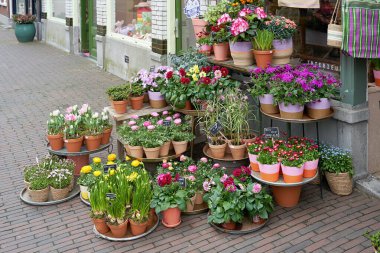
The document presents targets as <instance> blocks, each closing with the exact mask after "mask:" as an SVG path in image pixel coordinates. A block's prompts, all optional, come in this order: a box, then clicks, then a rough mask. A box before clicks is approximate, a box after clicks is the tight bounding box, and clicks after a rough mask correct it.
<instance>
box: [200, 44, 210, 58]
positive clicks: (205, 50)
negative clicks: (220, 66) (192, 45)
mask: <svg viewBox="0 0 380 253" xmlns="http://www.w3.org/2000/svg"><path fill="white" fill-rule="evenodd" d="M211 50H212V46H211V45H201V46H200V47H199V49H198V52H199V53H200V54H204V55H206V56H209V55H211Z"/></svg>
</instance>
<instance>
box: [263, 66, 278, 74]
mask: <svg viewBox="0 0 380 253" xmlns="http://www.w3.org/2000/svg"><path fill="white" fill-rule="evenodd" d="M276 70H277V68H275V67H272V66H269V67H268V68H267V69H266V70H265V72H266V73H267V74H273V73H274V72H276Z"/></svg>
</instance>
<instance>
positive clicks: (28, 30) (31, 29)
mask: <svg viewBox="0 0 380 253" xmlns="http://www.w3.org/2000/svg"><path fill="white" fill-rule="evenodd" d="M15 34H16V38H17V40H18V41H19V42H31V41H33V40H34V36H35V34H36V27H35V26H34V23H33V24H16V27H15Z"/></svg>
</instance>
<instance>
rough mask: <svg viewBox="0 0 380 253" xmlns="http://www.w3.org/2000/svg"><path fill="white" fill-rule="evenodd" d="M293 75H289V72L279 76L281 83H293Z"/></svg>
mask: <svg viewBox="0 0 380 253" xmlns="http://www.w3.org/2000/svg"><path fill="white" fill-rule="evenodd" d="M293 78H294V76H293V74H292V73H290V72H285V73H283V74H282V75H281V81H283V82H285V83H290V82H292V81H293Z"/></svg>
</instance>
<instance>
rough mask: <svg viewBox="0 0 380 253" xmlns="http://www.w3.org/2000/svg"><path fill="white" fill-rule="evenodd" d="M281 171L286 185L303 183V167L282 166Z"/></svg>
mask: <svg viewBox="0 0 380 253" xmlns="http://www.w3.org/2000/svg"><path fill="white" fill-rule="evenodd" d="M281 171H282V174H283V176H284V182H285V183H288V184H290V183H299V182H302V181H303V165H302V166H301V167H300V168H298V167H291V166H285V165H283V164H281Z"/></svg>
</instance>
